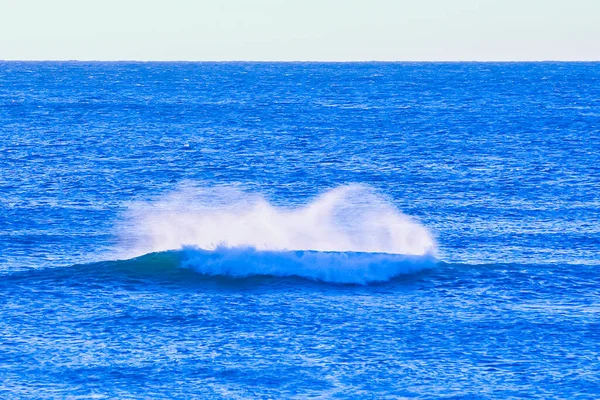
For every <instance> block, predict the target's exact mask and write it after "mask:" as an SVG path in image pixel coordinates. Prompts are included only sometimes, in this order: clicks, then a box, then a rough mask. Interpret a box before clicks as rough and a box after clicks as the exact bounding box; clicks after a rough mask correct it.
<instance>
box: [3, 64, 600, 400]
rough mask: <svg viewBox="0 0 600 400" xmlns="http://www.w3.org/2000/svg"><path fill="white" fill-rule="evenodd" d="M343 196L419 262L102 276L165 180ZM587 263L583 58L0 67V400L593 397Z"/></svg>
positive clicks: (591, 200)
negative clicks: (424, 244) (418, 232)
mask: <svg viewBox="0 0 600 400" xmlns="http://www.w3.org/2000/svg"><path fill="white" fill-rule="evenodd" d="M349 184H360V185H363V186H365V187H369V188H372V190H374V191H377V192H378V193H380V194H381V196H384V197H385V198H386V199H387V201H389V202H390V203H391V204H392V205H393V206H395V207H397V208H398V209H400V210H402V212H404V213H405V214H407V215H409V216H412V217H413V218H414V219H415V220H417V221H419V222H420V223H421V224H422V225H423V226H425V227H426V228H427V229H428V230H429V231H430V232H431V233H432V235H433V236H434V237H435V239H436V242H437V248H438V250H437V252H436V257H437V260H438V261H437V262H434V261H432V260H430V259H428V260H424V261H423V263H425V264H423V268H412V267H411V268H408V269H402V271H403V273H398V274H396V273H395V272H390V273H389V274H385V273H384V274H383V275H382V274H379V273H380V272H381V271H382V270H386V271H387V268H388V264H385V263H383V264H382V263H379V261H378V260H379V259H378V258H372V257H371V256H368V257H371V258H369V259H368V260H369V261H368V263H369V265H368V271H369V273H372V272H373V271H375V273H376V275H374V276H375V277H376V279H375V280H369V279H366V280H353V278H352V277H350V278H348V276H346V275H343V273H344V271H343V270H342V272H340V271H339V270H337V271H336V270H335V268H336V266H339V265H340V264H339V263H340V262H341V261H339V260H340V258H339V257H342V258H341V259H343V260H346V259H353V260H358V261H357V263H359V264H360V263H361V262H362V261H361V260H362V259H361V258H360V257H362V256H363V255H361V254H362V253H357V254H350V253H348V254H346V253H341V254H336V255H333V256H331V255H329V254H328V253H319V252H308V253H302V254H299V253H293V254H292V253H289V254H288V253H285V254H283V255H282V254H281V253H274V254H271V253H267V254H266V255H265V254H264V253H261V254H262V255H260V256H255V255H253V254H254V253H250V255H249V254H246V253H244V254H241V255H239V254H238V255H236V257H237V258H235V257H234V258H231V257H232V255H231V253H227V252H226V253H216V254H212V253H211V254H209V255H208V256H206V257H208V258H200V259H199V261H196V265H195V266H196V267H197V268H196V269H194V268H187V267H186V265H187V264H185V262H184V261H185V260H187V259H186V258H185V257H187V255H186V254H187V253H186V251H188V250H186V249H183V250H178V251H172V252H168V251H167V252H160V253H155V254H151V255H147V256H143V257H141V258H136V259H133V260H121V261H117V260H116V258H120V257H117V256H115V254H117V253H116V252H115V249H119V248H122V247H127V246H128V245H130V244H131V243H129V242H128V237H130V236H136V235H138V232H137V230H136V226H135V221H136V220H135V219H131V218H130V212H131V210H132V209H135V205H136V204H154V203H155V202H156V201H160V199H162V198H164V196H168V194H169V193H174V192H176V191H177V190H179V189H178V188H181V187H182V185H183V186H186V185H187V186H190V185H192V186H201V187H208V188H213V187H235V188H241V189H240V190H241V192H240V193H258V194H261V195H262V196H264V198H265V199H266V200H267V201H268V202H269V203H270V204H273V205H275V206H277V207H282V209H287V208H295V207H296V208H297V207H302V206H303V205H307V204H312V203H311V202H314V199H315V198H316V197H317V196H319V195H321V194H322V193H325V192H327V191H329V190H332V189H335V188H339V187H343V186H344V185H349ZM236 190H237V189H236ZM157 199H159V200H157ZM184 206H185V204H184ZM182 211H185V210H182ZM199 229H201V228H199ZM140 230H141V228H140ZM317 230H318V227H317ZM208 235H209V236H210V232H208ZM136 237H137V236H136ZM141 237H143V235H142V236H141ZM137 239H138V240H139V237H138V238H137ZM367 239H368V238H367V237H365V240H367ZM189 244H191V245H193V244H194V243H189ZM305 250H313V249H305ZM201 255H202V256H203V257H205V255H203V253H202V254H201ZM288 255H289V257H292V258H293V263H297V261H296V259H295V258H294V257H305V258H304V260H305V261H303V262H304V263H305V264H302V265H301V268H309V269H310V268H312V266H314V260H315V259H319V260H320V259H322V258H323V257H325V258H326V262H327V263H329V264H328V268H329V269H328V270H327V271H326V272H327V273H326V274H325V275H323V274H321V273H320V272H319V273H316V274H312V273H313V270H312V269H311V270H310V273H308V274H307V273H304V272H303V273H288V272H286V271H287V270H286V268H289V265H287V264H286V265H282V266H278V265H277V263H279V262H284V261H285V262H287V261H286V260H288V259H287V258H286V257H288ZM197 256H198V253H194V257H197ZM211 257H212V258H211ZM215 257H216V258H219V259H221V258H226V259H228V260H229V261H228V262H230V264H228V265H227V266H226V268H225V269H217V270H215V269H214V267H213V266H214V260H215ZM256 257H258V258H256ZM265 257H266V258H265ZM332 257H333V258H332ZM385 257H388V256H385ZM282 260H283V261H282ZM385 260H387V261H385ZM385 260H384V261H385V262H389V260H388V259H385ZM344 262H345V261H344ZM392 262H395V261H394V260H392ZM411 262H412V261H411ZM198 263H199V264H198ZM240 263H241V264H244V263H248V265H250V264H251V265H252V268H253V269H252V270H251V273H248V274H246V275H243V274H242V275H243V276H242V275H240V274H238V273H237V272H235V271H238V270H237V269H236V268H238V266H237V264H240ZM378 263H379V264H378ZM234 264H235V265H234ZM266 264H268V265H267V266H266V267H265V265H266ZM342 264H343V262H342ZM294 265H296V264H294ZM343 265H346V264H343ZM343 265H342V266H343ZM353 265H354V266H356V265H357V264H356V263H355V264H353ZM394 265H395V264H394ZM411 265H412V264H411ZM263 267H264V268H266V269H261V268H263ZM206 268H213V269H210V273H207V271H208V270H207V269H206ZM219 268H221V267H219ZM598 268H600V63H550V62H548V63H77V62H73V63H70V62H64V63H62V62H61V63H59V62H31V63H24V62H0V397H2V398H68V397H69V396H72V397H74V398H75V397H79V396H83V397H96V398H165V397H175V398H190V397H200V398H294V397H297V398H306V397H320V398H385V397H386V396H387V397H389V398H413V397H418V398H439V397H444V396H448V397H451V396H456V397H469V398H506V397H537V398H574V397H578V398H596V397H597V395H598V393H600V275H599V273H598ZM232 271H234V272H235V273H234V272H232ZM257 271H258V273H257ZM260 271H263V273H260ZM384 272H385V271H384ZM331 273H333V274H334V275H335V276H338V275H339V274H342V275H343V276H341V278H340V279H337V278H336V279H330V278H331V276H332V275H331ZM336 274H338V275H336ZM388 275H389V278H388ZM348 282H355V283H357V284H350V285H348V284H345V283H348Z"/></svg>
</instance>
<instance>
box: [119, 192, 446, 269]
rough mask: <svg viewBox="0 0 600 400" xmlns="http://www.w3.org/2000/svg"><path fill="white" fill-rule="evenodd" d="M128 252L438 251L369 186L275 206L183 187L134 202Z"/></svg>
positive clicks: (125, 236)
mask: <svg viewBox="0 0 600 400" xmlns="http://www.w3.org/2000/svg"><path fill="white" fill-rule="evenodd" d="M119 234H120V236H121V239H122V240H121V243H122V245H123V248H122V249H121V253H122V254H121V256H123V255H124V254H123V253H126V255H127V256H129V257H131V256H135V255H140V254H145V253H150V252H157V251H164V250H172V249H180V248H182V247H184V246H192V247H194V248H197V249H200V250H215V249H217V248H237V247H244V248H254V249H256V250H258V251H288V250H313V251H329V252H332V251H333V252H362V253H389V254H404V255H431V254H434V253H435V251H436V245H435V241H434V239H433V236H432V235H431V234H430V232H429V231H428V230H427V229H426V228H425V227H424V226H423V225H421V224H419V223H418V222H416V221H414V220H413V219H412V218H410V217H408V216H406V215H404V214H402V213H401V212H400V211H399V210H398V209H397V208H396V207H394V206H393V205H392V204H391V203H390V202H389V201H387V200H386V199H385V198H384V197H383V196H382V195H380V194H379V193H377V192H376V191H375V190H374V189H372V188H371V187H369V186H366V185H345V186H339V187H337V188H334V189H331V190H328V191H326V192H325V193H323V194H321V195H320V196H318V197H316V198H314V199H313V200H312V201H311V202H309V203H308V204H305V205H300V206H286V205H283V206H281V205H274V204H272V203H270V202H269V201H267V200H266V199H265V198H264V197H263V196H262V195H260V194H257V193H252V192H248V191H244V190H241V189H239V188H236V187H230V186H229V187H205V186H199V185H190V184H187V185H184V186H181V187H179V188H178V189H177V190H175V191H172V192H170V193H166V194H162V195H160V196H158V197H156V198H155V199H153V200H150V201H145V202H135V203H133V204H131V206H130V207H129V209H128V211H127V213H126V215H125V219H124V223H123V224H122V225H121V226H120V230H119Z"/></svg>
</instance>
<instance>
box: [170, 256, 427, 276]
mask: <svg viewBox="0 0 600 400" xmlns="http://www.w3.org/2000/svg"><path fill="white" fill-rule="evenodd" d="M434 264H435V259H434V258H433V257H431V256H409V255H400V254H387V253H355V252H320V251H301V250H297V251H259V250H256V249H253V248H217V249H215V250H203V249H198V248H185V249H184V250H183V251H182V257H181V266H182V267H184V268H189V269H192V270H194V271H196V272H198V273H200V274H203V275H209V276H228V277H233V278H246V277H249V276H254V275H269V276H278V277H286V276H297V277H302V278H307V279H312V280H318V281H323V282H332V283H354V284H367V283H372V282H385V281H388V280H390V279H392V278H394V277H397V276H399V275H405V274H411V273H416V272H420V271H422V270H424V269H427V268H431V267H432V266H433V265H434Z"/></svg>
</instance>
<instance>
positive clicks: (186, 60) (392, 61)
mask: <svg viewBox="0 0 600 400" xmlns="http://www.w3.org/2000/svg"><path fill="white" fill-rule="evenodd" d="M0 62H73V63H86V62H106V63H119V62H121V63H122V62H132V63H280V64H285V63H298V64H299V63H331V64H333V63H338V64H344V63H348V64H350V63H381V64H385V63H388V64H392V63H551V62H552V63H599V62H600V59H589V60H565V59H540V60H493V59H489V60H467V59H464V60H461V59H459V60H450V59H449V60H275V59H274V60H244V59H239V60H237V59H233V60H188V59H182V60H172V59H169V60H161V59H154V60H146V59H128V58H125V59H104V60H103V59H67V58H64V59H63V58H57V59H53V58H49V59H16V58H15V59H0Z"/></svg>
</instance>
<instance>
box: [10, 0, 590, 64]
mask: <svg viewBox="0 0 600 400" xmlns="http://www.w3.org/2000/svg"><path fill="white" fill-rule="evenodd" d="M0 60H198V61H228V60H257V61H262V60H267V61H354V60H356V61H360V60H381V61H429V60H438V61H445V60H467V61H471V60H479V61H488V60H496V61H507V60H514V61H522V60H593V61H598V60H600V0H411V1H409V0H212V1H208V0H196V1H194V0H169V1H166V0H163V1H158V0H101V1H100V0H0Z"/></svg>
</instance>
